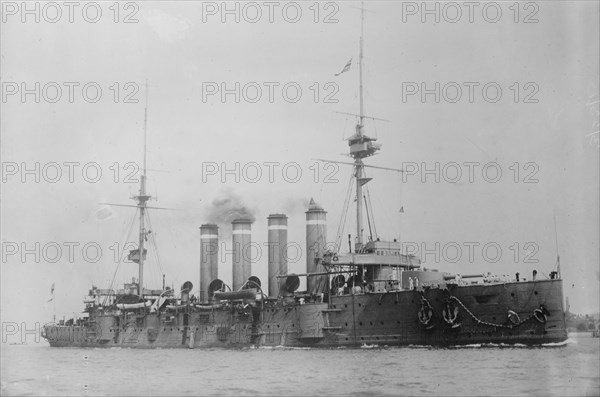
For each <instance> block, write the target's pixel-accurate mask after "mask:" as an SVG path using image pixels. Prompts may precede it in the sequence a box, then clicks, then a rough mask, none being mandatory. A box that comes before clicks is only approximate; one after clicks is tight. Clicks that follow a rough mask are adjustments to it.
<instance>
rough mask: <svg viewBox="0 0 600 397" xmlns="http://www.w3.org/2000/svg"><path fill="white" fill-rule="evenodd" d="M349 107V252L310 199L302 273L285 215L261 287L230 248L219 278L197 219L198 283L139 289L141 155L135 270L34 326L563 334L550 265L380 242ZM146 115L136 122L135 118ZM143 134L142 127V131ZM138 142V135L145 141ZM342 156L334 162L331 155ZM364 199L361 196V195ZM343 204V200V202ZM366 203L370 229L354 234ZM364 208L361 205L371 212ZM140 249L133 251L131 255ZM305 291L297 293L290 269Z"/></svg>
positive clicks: (102, 339) (75, 334) (123, 331)
mask: <svg viewBox="0 0 600 397" xmlns="http://www.w3.org/2000/svg"><path fill="white" fill-rule="evenodd" d="M360 43H361V48H360V56H359V70H360V73H361V79H360V81H361V86H360V113H359V114H358V115H356V117H357V119H358V122H357V125H356V131H355V134H353V135H352V136H351V137H350V138H349V139H348V144H349V149H350V153H349V154H350V156H351V157H352V158H353V159H354V162H352V163H349V164H351V165H352V167H353V170H354V174H353V175H354V178H353V179H352V181H351V183H352V184H353V186H354V190H352V189H349V196H348V198H347V200H346V207H348V205H349V204H348V203H350V202H352V201H353V200H352V197H351V196H352V195H353V196H354V202H356V232H355V236H354V245H353V246H352V243H351V241H352V240H351V238H350V237H349V241H348V250H347V252H345V251H344V250H342V248H341V245H342V244H341V241H336V242H335V244H333V245H331V244H327V242H328V240H327V227H326V225H327V222H326V214H327V212H326V211H325V209H324V208H323V207H321V206H320V205H318V204H317V203H316V202H315V201H314V200H312V199H311V201H310V204H309V207H308V208H307V211H306V257H307V264H306V273H302V274H288V267H287V255H286V254H285V250H286V249H287V228H288V219H287V216H286V215H284V214H271V215H269V217H268V218H267V219H268V240H269V241H268V245H269V247H271V249H269V253H268V289H267V291H268V293H265V292H264V291H263V288H262V283H261V280H259V279H258V278H257V277H255V276H251V273H250V269H251V263H250V261H249V259H248V258H245V256H244V255H242V254H241V251H238V252H237V253H234V255H233V257H234V260H233V263H232V266H233V272H232V273H233V282H232V285H231V286H229V285H226V284H225V283H224V282H223V281H222V280H220V279H219V278H218V266H217V259H218V241H219V236H218V233H219V231H218V230H219V228H218V226H217V225H215V224H205V225H202V226H201V227H200V247H201V253H200V255H201V258H200V280H199V281H200V283H199V293H198V296H196V295H194V294H193V293H192V291H193V284H192V283H191V282H189V281H188V282H186V283H184V284H183V285H182V286H181V288H180V291H179V292H178V293H176V292H175V290H174V289H173V288H169V287H165V285H164V282H163V287H162V288H160V289H156V290H149V289H145V288H142V286H143V285H144V284H143V280H144V273H143V270H144V262H145V258H146V256H147V250H146V248H145V242H146V239H147V238H148V237H149V234H150V232H149V231H147V230H146V229H145V227H144V215H145V212H146V211H148V210H149V209H152V208H153V207H149V206H148V205H147V202H148V200H149V199H150V196H148V195H147V194H146V164H145V156H144V171H143V174H142V177H141V183H140V190H139V195H138V196H136V197H135V200H136V202H137V205H136V206H135V207H137V211H139V224H140V228H139V246H138V248H137V249H135V250H132V251H131V252H130V255H129V259H130V260H132V261H134V262H136V263H138V265H139V275H138V279H137V280H135V279H134V280H132V282H131V283H129V284H125V286H124V288H123V289H121V290H116V291H115V290H113V289H112V286H111V287H110V288H108V289H99V288H96V287H93V288H92V289H91V290H90V291H89V293H88V295H89V296H88V298H86V300H85V301H84V302H85V305H86V306H85V316H84V317H83V318H80V319H71V320H68V321H64V320H63V321H60V322H59V323H58V324H47V325H46V326H44V327H43V331H42V334H43V337H44V338H45V339H46V340H47V341H48V342H49V343H50V345H52V346H89V347H115V346H126V347H134V348H155V347H162V348H165V347H172V348H201V347H215V346H217V347H248V346H280V345H281V346H298V347H301V346H310V347H339V346H361V345H364V344H369V345H371V344H378V345H388V346H393V345H431V346H447V345H464V344H477V343H507V344H511V343H522V344H535V345H541V344H545V343H552V342H562V341H565V340H566V339H567V331H566V324H565V314H564V308H563V286H562V279H561V277H560V267H559V266H557V267H556V270H555V271H552V272H551V273H550V277H549V278H548V279H541V278H537V279H536V278H535V277H534V279H532V280H529V281H524V280H519V279H518V277H517V278H515V279H512V278H511V279H508V278H506V277H502V276H491V275H489V274H485V275H484V274H470V275H459V274H449V273H444V272H439V271H436V270H432V269H424V268H422V267H421V261H420V260H419V258H417V257H415V256H412V255H408V254H406V253H404V252H403V251H402V246H401V243H400V241H397V240H393V241H382V240H380V239H379V238H378V237H377V235H376V234H375V235H374V234H373V231H372V227H371V226H372V222H373V219H372V215H370V214H369V208H370V199H369V197H368V195H365V194H364V190H363V189H365V186H366V185H367V184H368V183H369V182H370V181H371V180H372V178H370V177H367V176H366V174H365V168H368V167H373V168H380V167H374V166H370V165H367V164H365V163H364V161H363V160H364V159H365V158H367V157H370V156H372V155H373V154H375V153H376V152H377V151H379V150H380V149H381V145H380V144H379V143H377V142H376V139H375V138H372V137H369V136H368V135H367V134H366V131H365V127H364V121H365V119H368V118H369V117H368V116H365V115H364V114H363V105H362V103H363V98H362V58H363V56H362V55H363V50H362V37H361V40H360ZM145 124H146V123H144V125H145ZM144 139H145V137H144ZM144 147H145V144H144ZM342 164H345V163H342ZM363 201H364V203H363ZM346 209H347V208H346ZM365 212H366V217H367V220H368V221H369V234H368V236H366V238H364V237H363V219H364V213H365ZM371 213H372V211H371ZM251 224H252V222H251V221H250V220H248V219H237V220H234V221H233V223H232V227H233V235H232V238H233V246H234V249H235V250H243V249H245V248H246V247H248V246H249V244H251ZM140 253H143V254H142V255H140ZM301 277H305V278H306V286H307V288H306V290H304V291H299V290H298V288H299V286H300V284H301V283H300V278H301Z"/></svg>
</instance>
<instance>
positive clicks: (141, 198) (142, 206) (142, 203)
mask: <svg viewBox="0 0 600 397" xmlns="http://www.w3.org/2000/svg"><path fill="white" fill-rule="evenodd" d="M147 124H148V82H146V107H145V108H144V164H143V169H142V176H141V178H140V194H139V195H138V196H134V197H133V199H134V200H136V201H137V207H138V208H139V210H140V229H139V245H138V252H137V255H135V257H136V258H135V259H137V261H136V260H135V259H133V261H134V262H138V273H139V276H138V294H139V296H140V297H141V298H143V295H144V259H145V258H146V249H145V248H144V243H145V241H146V235H147V232H146V229H145V227H144V218H145V216H146V203H147V201H148V200H150V198H151V196H148V195H147V194H146V135H147Z"/></svg>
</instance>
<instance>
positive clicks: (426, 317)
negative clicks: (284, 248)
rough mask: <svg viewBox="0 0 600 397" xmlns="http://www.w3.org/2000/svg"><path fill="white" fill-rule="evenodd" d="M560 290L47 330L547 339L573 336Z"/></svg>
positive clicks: (229, 343)
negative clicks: (567, 321) (566, 320)
mask: <svg viewBox="0 0 600 397" xmlns="http://www.w3.org/2000/svg"><path fill="white" fill-rule="evenodd" d="M562 297H563V293H562V281H561V280H539V281H527V282H511V283H504V284H482V285H467V286H456V285H448V286H447V288H429V289H419V290H399V291H391V292H378V293H366V294H357V295H340V296H332V297H331V298H330V302H325V303H306V304H299V303H295V302H293V301H292V302H291V303H289V304H282V303H274V304H272V305H271V306H269V305H268V304H267V305H265V306H263V307H261V308H254V309H253V310H251V311H249V310H248V309H244V310H241V309H235V308H228V309H217V310H213V311H211V312H208V313H197V312H189V313H183V312H182V313H176V314H175V315H173V316H164V315H156V314H146V315H144V316H140V317H139V318H137V319H134V320H133V321H135V323H131V321H132V320H131V319H129V321H130V322H129V323H128V325H124V322H123V321H115V319H114V317H110V318H109V317H108V316H107V318H100V319H98V322H97V323H96V324H95V325H94V326H89V325H88V326H70V327H68V326H47V327H45V328H44V334H45V335H44V336H45V338H46V339H47V340H48V342H49V343H50V345H51V346H74V347H131V348H205V347H229V348H244V347H260V346H288V347H318V348H336V347H342V346H347V347H352V346H362V345H381V346H383V345H387V346H406V345H425V346H455V345H470V344H486V343H497V344H526V345H542V344H547V343H558V342H563V341H565V340H566V339H567V331H566V324H565V316H564V307H563V298H562ZM240 310H241V311H240ZM165 319H168V320H169V323H165ZM118 324H123V325H120V326H119V325H118Z"/></svg>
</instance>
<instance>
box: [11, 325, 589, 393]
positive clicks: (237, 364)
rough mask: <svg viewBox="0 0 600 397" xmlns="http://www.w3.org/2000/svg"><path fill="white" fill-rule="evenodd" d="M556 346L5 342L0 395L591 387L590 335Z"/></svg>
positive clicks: (493, 390) (558, 389)
mask: <svg viewBox="0 0 600 397" xmlns="http://www.w3.org/2000/svg"><path fill="white" fill-rule="evenodd" d="M561 345H562V347H547V348H542V349H540V348H531V347H463V348H430V347H421V348H417V347H413V348H411V347H402V348H384V347H370V348H360V349H306V348H301V349H298V348H293V349H290V348H260V349H254V348H250V349H248V348H244V349H233V350H232V349H204V350H181V349H160V350H139V349H123V348H115V349H89V348H85V349H81V348H70V349H55V348H50V347H44V346H39V345H38V346H34V347H29V346H5V347H3V348H2V355H1V360H2V395H49V396H52V395H60V396H72V395H90V396H95V395H104V396H126V395H164V396H173V395H177V396H196V395H219V396H244V395H261V396H262V395H265V396H266V395H270V396H290V395H292V396H293V395H307V396H311V395H315V396H316V395H327V396H337V395H393V396H400V395H410V396H418V395H464V396H468V395H488V396H507V395H539V396H583V395H590V396H593V395H598V390H599V388H600V382H599V375H598V362H600V353H599V352H600V348H599V347H600V346H599V339H597V338H592V337H591V336H590V335H589V333H581V334H575V335H571V336H570V339H569V340H568V341H567V342H566V346H565V343H563V344H561ZM5 363H10V365H5ZM474 373H477V374H481V375H480V376H473V374H474Z"/></svg>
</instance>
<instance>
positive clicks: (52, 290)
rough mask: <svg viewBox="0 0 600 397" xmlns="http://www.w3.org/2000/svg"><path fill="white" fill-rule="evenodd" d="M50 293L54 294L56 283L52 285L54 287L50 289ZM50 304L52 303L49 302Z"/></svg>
mask: <svg viewBox="0 0 600 397" xmlns="http://www.w3.org/2000/svg"><path fill="white" fill-rule="evenodd" d="M50 293H51V294H54V283H52V287H50ZM48 302H50V301H48Z"/></svg>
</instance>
